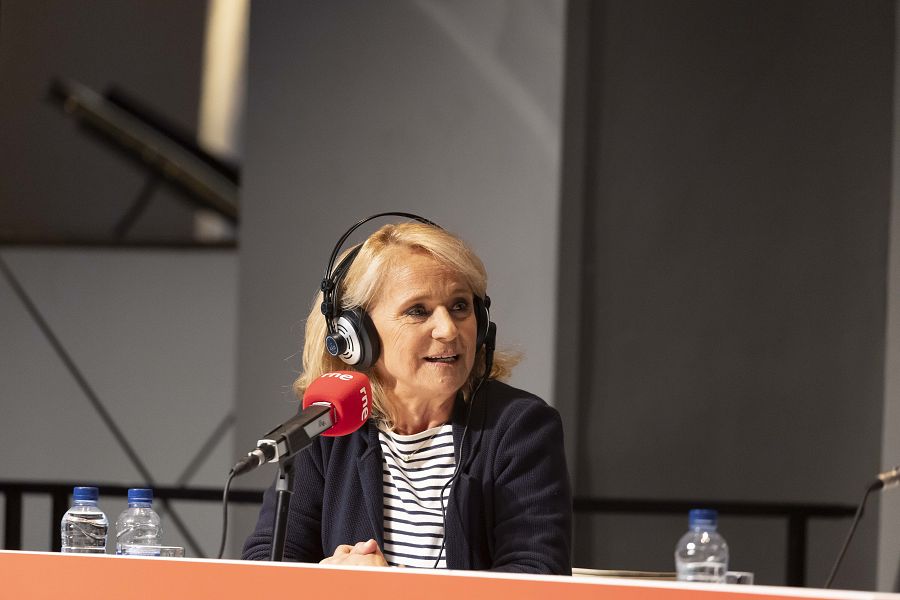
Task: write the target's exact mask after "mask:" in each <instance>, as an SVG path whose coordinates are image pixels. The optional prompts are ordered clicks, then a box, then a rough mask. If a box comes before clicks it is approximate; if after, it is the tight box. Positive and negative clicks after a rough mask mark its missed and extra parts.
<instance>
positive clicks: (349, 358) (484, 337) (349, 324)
mask: <svg viewBox="0 0 900 600" xmlns="http://www.w3.org/2000/svg"><path fill="white" fill-rule="evenodd" d="M386 216H393V217H405V218H408V219H413V220H415V221H418V222H420V223H424V224H426V225H431V226H432V227H437V228H438V229H442V228H441V227H440V226H439V225H438V224H436V223H434V222H432V221H429V220H428V219H426V218H424V217H420V216H419V215H414V214H411V213H405V212H383V213H378V214H377V215H372V216H371V217H368V218H366V219H363V220H361V221H359V222H358V223H356V224H355V225H353V227H351V228H350V229H348V230H347V231H346V232H345V233H344V235H342V236H341V238H340V239H339V240H338V242H337V244H335V246H334V250H333V251H332V252H331V258H330V259H329V260H328V265H327V266H326V267H325V277H324V278H323V279H322V285H321V289H322V307H321V308H322V314H323V315H324V316H325V325H326V327H327V332H326V334H325V350H326V351H327V352H328V354H330V355H331V356H336V357H338V358H340V359H341V360H342V361H344V362H345V363H347V364H348V365H351V366H354V367H356V368H357V369H358V370H360V371H366V370H368V369H370V368H371V367H372V365H374V364H375V362H376V361H377V360H378V356H379V355H380V354H381V342H380V340H379V337H378V331H376V329H375V325H374V324H373V323H372V319H371V318H370V317H369V315H368V313H366V311H365V310H364V309H363V308H362V307H360V306H357V307H353V308H350V309H346V310H344V309H342V308H341V302H340V296H339V290H340V287H341V283H342V282H343V280H344V277H345V276H346V275H347V271H348V270H349V269H350V265H352V264H353V260H354V259H355V258H356V255H357V254H359V251H360V249H361V248H362V244H358V245H357V246H356V247H355V248H353V250H351V251H350V252H349V253H348V254H347V256H345V257H344V260H342V261H341V262H340V264H338V265H337V266H336V267H335V266H334V263H335V261H337V257H338V255H339V254H340V252H341V248H343V247H344V243H345V242H346V241H347V238H349V237H350V235H351V234H352V233H353V232H354V231H356V230H357V229H358V228H359V227H360V226H362V225H364V224H366V223H368V222H369V221H372V220H374V219H377V218H379V217H386ZM473 305H474V306H473V308H474V311H475V322H476V327H477V331H478V333H477V337H476V341H475V350H476V352H477V351H478V349H479V348H481V346H482V344H484V343H485V341H487V342H488V349H489V350H490V351H493V337H494V336H493V332H494V331H496V326H495V325H494V324H493V323H491V313H490V308H491V299H490V298H489V297H488V296H487V295H485V297H484V298H481V297H479V296H477V295H476V296H474V297H473Z"/></svg>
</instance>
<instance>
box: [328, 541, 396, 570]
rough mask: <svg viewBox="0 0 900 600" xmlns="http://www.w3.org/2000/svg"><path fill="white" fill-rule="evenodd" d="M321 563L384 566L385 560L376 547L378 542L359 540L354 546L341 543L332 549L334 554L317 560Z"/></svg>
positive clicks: (379, 549)
mask: <svg viewBox="0 0 900 600" xmlns="http://www.w3.org/2000/svg"><path fill="white" fill-rule="evenodd" d="M319 563H320V564H323V565H357V566H363V567H386V566H388V564H387V561H386V560H384V554H382V553H381V548H379V547H378V542H376V541H375V540H369V541H367V542H359V543H357V544H356V545H355V546H351V545H349V544H341V545H340V546H338V547H337V548H335V549H334V554H332V555H331V556H329V557H328V558H326V559H323V560H321V561H319Z"/></svg>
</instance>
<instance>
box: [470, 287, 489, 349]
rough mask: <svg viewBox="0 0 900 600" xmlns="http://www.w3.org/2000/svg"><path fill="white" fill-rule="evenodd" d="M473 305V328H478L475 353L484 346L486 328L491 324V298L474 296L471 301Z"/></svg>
mask: <svg viewBox="0 0 900 600" xmlns="http://www.w3.org/2000/svg"><path fill="white" fill-rule="evenodd" d="M473 304H474V305H475V326H476V327H477V328H478V335H477V337H476V338H475V349H476V351H477V350H478V349H479V348H481V345H482V344H484V338H485V337H486V336H487V332H488V326H489V325H490V324H491V312H490V307H491V298H490V296H485V297H484V298H481V296H475V297H474V300H473Z"/></svg>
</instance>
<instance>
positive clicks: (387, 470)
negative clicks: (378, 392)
mask: <svg viewBox="0 0 900 600" xmlns="http://www.w3.org/2000/svg"><path fill="white" fill-rule="evenodd" d="M378 440H379V442H380V443H381V456H382V472H383V473H382V482H383V486H382V491H383V496H384V548H382V550H383V551H384V558H385V559H386V560H387V562H388V564H389V565H391V566H397V565H404V566H407V567H423V568H432V567H434V561H435V559H436V558H437V557H438V553H439V552H440V549H441V543H442V542H443V540H444V520H443V513H442V510H441V490H442V489H443V490H444V507H445V508H446V504H447V498H448V497H449V495H450V488H449V486H447V487H446V489H444V487H445V485H446V483H447V482H448V481H450V478H451V477H452V476H453V470H454V469H455V467H456V457H455V456H454V451H453V426H452V425H450V424H449V423H447V424H445V425H440V426H438V427H433V428H431V429H427V430H425V431H423V432H421V433H416V434H414V435H399V434H396V433H394V432H392V431H386V430H384V429H382V428H381V427H379V428H378ZM407 457H408V458H407ZM446 567H447V550H446V548H445V549H444V551H443V553H441V560H440V562H439V563H438V568H442V569H443V568H446Z"/></svg>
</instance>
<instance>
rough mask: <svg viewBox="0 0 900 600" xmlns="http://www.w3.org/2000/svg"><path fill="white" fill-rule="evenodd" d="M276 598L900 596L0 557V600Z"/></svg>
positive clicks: (783, 599) (852, 599) (44, 555)
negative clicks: (78, 582)
mask: <svg viewBox="0 0 900 600" xmlns="http://www.w3.org/2000/svg"><path fill="white" fill-rule="evenodd" d="M76 577H86V578H87V579H88V580H90V581H94V582H96V587H95V589H93V590H90V591H88V592H85V593H84V594H79V593H77V592H76V590H75V588H73V585H72V581H73V580H74V579H75V578H76ZM279 592H285V595H284V596H283V597H284V598H304V599H307V600H330V599H344V598H349V599H351V600H353V599H356V600H376V599H379V598H387V599H391V600H395V599H406V598H409V599H411V600H412V599H415V600H422V599H423V598H425V599H427V600H502V599H506V598H509V599H515V600H532V599H533V600H570V599H571V600H588V599H590V600H598V599H604V600H638V599H641V600H688V599H693V598H700V599H701V600H764V599H771V600H788V599H795V598H820V599H847V600H864V599H871V600H875V599H878V600H900V594H878V593H874V592H845V591H827V590H813V589H799V588H782V587H767V586H735V585H713V584H686V583H676V582H668V581H635V580H628V579H607V578H598V577H550V576H538V575H509V574H493V573H483V572H474V571H442V572H435V571H430V570H413V569H376V568H362V567H359V568H346V567H332V566H323V565H307V564H294V563H281V564H274V563H254V562H242V561H231V560H222V561H214V560H199V559H189V558H181V559H179V558H142V557H120V556H107V555H83V554H82V555H78V554H55V553H49V552H17V551H10V550H2V551H0V598H16V599H18V598H28V599H36V600H39V599H44V598H46V599H47V600H51V599H52V600H59V599H61V598H75V597H82V596H83V597H85V598H91V599H92V600H106V599H109V600H121V599H122V598H128V597H141V598H149V599H153V598H158V599H160V600H163V599H169V598H188V599H191V600H195V599H196V600H202V599H207V598H208V599H209V600H231V599H235V600H237V599H241V600H244V599H249V598H260V597H270V598H275V597H278V596H276V594H278V593H279ZM73 593H74V595H73Z"/></svg>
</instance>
